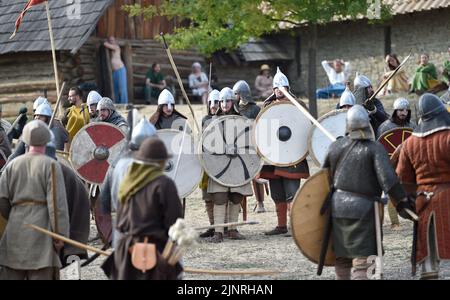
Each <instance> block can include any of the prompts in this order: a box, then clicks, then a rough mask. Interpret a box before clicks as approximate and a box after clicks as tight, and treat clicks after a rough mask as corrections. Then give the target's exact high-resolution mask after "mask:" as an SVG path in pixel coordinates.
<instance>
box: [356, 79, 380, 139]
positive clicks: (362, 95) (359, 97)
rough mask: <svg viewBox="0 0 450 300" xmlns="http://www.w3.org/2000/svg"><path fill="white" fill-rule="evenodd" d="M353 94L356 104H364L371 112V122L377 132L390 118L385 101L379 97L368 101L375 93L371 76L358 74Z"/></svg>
mask: <svg viewBox="0 0 450 300" xmlns="http://www.w3.org/2000/svg"><path fill="white" fill-rule="evenodd" d="M353 85H354V88H355V90H354V91H353V94H354V95H355V99H356V102H355V103H356V104H359V105H363V106H364V107H365V108H366V109H367V111H368V112H369V117H370V124H371V125H372V128H373V131H374V132H375V133H376V132H377V131H378V127H379V126H380V125H381V124H382V123H383V122H384V121H386V120H387V119H388V115H387V114H386V112H385V110H384V107H383V103H381V101H380V100H378V99H377V98H374V99H373V100H372V101H367V100H368V99H369V98H370V97H371V96H372V95H373V94H374V91H373V87H372V83H371V82H370V80H369V78H367V77H366V76H364V75H357V76H356V78H355V80H354V83H353Z"/></svg>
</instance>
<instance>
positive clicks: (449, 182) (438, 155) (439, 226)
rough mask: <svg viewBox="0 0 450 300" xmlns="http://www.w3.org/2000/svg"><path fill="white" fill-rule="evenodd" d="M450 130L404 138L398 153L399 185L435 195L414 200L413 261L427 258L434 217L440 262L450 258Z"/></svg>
mask: <svg viewBox="0 0 450 300" xmlns="http://www.w3.org/2000/svg"><path fill="white" fill-rule="evenodd" d="M449 153H450V130H442V131H438V132H436V133H434V134H431V135H428V136H425V137H417V136H414V135H413V136H411V137H410V138H409V139H407V140H406V141H405V142H404V144H403V148H402V150H401V152H400V157H399V163H398V166H397V170H396V171H397V174H398V175H399V177H400V180H401V182H402V183H405V184H406V183H409V184H416V185H417V192H423V191H426V192H434V195H433V196H432V197H431V200H430V201H427V199H426V197H425V196H423V195H421V196H418V197H417V199H416V210H417V212H418V215H419V223H418V231H417V255H416V261H417V262H418V263H420V262H422V261H423V260H424V259H425V258H426V257H427V256H428V247H427V240H428V230H427V229H428V227H429V225H430V219H431V217H432V216H434V221H435V233H436V239H437V245H436V246H437V247H436V248H437V251H438V257H439V259H450V155H449Z"/></svg>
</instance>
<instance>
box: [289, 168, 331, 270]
mask: <svg viewBox="0 0 450 300" xmlns="http://www.w3.org/2000/svg"><path fill="white" fill-rule="evenodd" d="M324 172H326V173H328V172H329V171H328V169H326V168H322V169H320V170H319V171H317V172H316V173H314V174H313V175H311V176H310V177H309V178H308V180H309V179H312V178H315V177H318V176H319V175H322V174H323V173H324ZM305 183H306V182H305ZM305 183H304V184H303V185H302V186H301V187H300V188H299V189H298V191H297V193H295V196H294V201H293V203H292V209H291V215H290V217H291V220H294V219H295V218H294V216H293V215H292V213H293V212H294V209H293V208H294V205H295V201H296V200H297V197H298V196H299V195H300V193H301V191H302V190H303V188H304V186H305ZM328 213H330V212H328ZM291 230H292V238H293V240H294V242H295V244H296V245H297V248H298V249H299V250H300V252H301V253H302V255H303V256H304V257H306V258H307V259H308V260H309V261H311V262H313V263H315V264H318V263H319V262H318V261H317V260H316V259H315V258H313V257H311V256H310V255H309V254H307V253H306V252H305V250H304V249H303V247H302V246H301V245H300V243H299V242H298V241H297V239H296V233H295V227H294V226H293V222H291ZM329 243H332V239H331V237H330V241H329ZM328 247H330V245H328ZM331 249H333V248H331ZM332 258H334V261H333V263H329V262H328V263H327V260H326V257H325V260H324V266H326V267H332V266H334V265H335V259H336V256H335V254H334V253H333V256H332Z"/></svg>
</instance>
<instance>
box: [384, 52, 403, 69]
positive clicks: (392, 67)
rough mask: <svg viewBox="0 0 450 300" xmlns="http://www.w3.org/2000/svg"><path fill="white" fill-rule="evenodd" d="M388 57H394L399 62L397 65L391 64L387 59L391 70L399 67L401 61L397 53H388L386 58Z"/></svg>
mask: <svg viewBox="0 0 450 300" xmlns="http://www.w3.org/2000/svg"><path fill="white" fill-rule="evenodd" d="M388 57H392V58H393V59H395V61H396V62H397V66H393V65H391V64H390V63H389V61H387V62H386V65H387V68H388V69H389V70H391V71H393V70H395V69H397V67H398V66H399V65H400V61H399V60H398V58H397V54H388V55H387V56H386V59H387V58H388Z"/></svg>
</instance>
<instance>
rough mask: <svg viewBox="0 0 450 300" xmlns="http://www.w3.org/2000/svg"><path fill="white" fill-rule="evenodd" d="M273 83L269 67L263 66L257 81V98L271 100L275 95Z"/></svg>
mask: <svg viewBox="0 0 450 300" xmlns="http://www.w3.org/2000/svg"><path fill="white" fill-rule="evenodd" d="M272 82H273V77H272V75H271V74H270V67H269V66H268V65H262V66H261V71H260V72H259V75H258V76H256V80H255V89H256V96H257V97H258V98H260V99H262V100H265V99H267V98H269V96H270V95H272V93H273V90H272Z"/></svg>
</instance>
